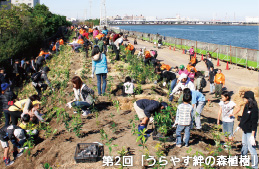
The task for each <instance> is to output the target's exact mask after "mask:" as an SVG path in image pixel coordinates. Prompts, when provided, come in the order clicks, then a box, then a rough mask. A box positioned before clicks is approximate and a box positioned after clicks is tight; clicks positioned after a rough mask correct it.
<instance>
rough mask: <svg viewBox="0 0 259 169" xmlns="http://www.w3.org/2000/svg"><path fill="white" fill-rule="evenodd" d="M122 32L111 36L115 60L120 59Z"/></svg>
mask: <svg viewBox="0 0 259 169" xmlns="http://www.w3.org/2000/svg"><path fill="white" fill-rule="evenodd" d="M122 36H123V33H122V32H120V33H119V34H115V35H114V36H113V38H112V42H111V45H112V49H113V51H114V52H115V54H116V58H115V60H119V59H120V44H121V43H122V42H123V38H122Z"/></svg>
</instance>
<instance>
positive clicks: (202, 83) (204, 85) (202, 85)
mask: <svg viewBox="0 0 259 169" xmlns="http://www.w3.org/2000/svg"><path fill="white" fill-rule="evenodd" d="M206 85H207V82H206V80H205V79H204V77H203V78H202V79H201V87H202V88H205V87H206Z"/></svg>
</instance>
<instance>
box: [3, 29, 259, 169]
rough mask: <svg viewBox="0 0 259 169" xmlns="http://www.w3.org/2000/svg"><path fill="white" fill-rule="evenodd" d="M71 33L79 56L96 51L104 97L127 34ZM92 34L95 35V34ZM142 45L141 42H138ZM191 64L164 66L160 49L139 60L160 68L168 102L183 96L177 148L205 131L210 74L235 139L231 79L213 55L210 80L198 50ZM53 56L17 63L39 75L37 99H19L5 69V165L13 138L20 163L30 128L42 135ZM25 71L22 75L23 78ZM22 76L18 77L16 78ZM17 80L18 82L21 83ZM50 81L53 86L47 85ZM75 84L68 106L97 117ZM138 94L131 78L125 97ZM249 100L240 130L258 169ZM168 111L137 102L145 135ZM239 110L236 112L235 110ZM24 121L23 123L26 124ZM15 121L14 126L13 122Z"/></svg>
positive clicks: (87, 94)
mask: <svg viewBox="0 0 259 169" xmlns="http://www.w3.org/2000/svg"><path fill="white" fill-rule="evenodd" d="M71 30H72V31H75V32H76V37H74V38H73V42H71V43H68V45H70V46H71V47H72V49H73V50H74V51H75V52H79V51H80V50H79V49H80V48H81V49H82V50H85V51H86V53H87V55H86V56H87V57H88V49H89V48H91V49H92V53H91V58H92V73H91V77H92V78H94V76H95V75H96V77H97V89H98V96H104V95H105V93H106V84H107V73H108V63H107V52H108V47H109V46H111V48H112V52H114V53H115V58H114V60H120V46H121V45H123V41H125V37H123V33H118V34H116V33H115V32H113V31H108V30H107V28H106V27H104V28H103V30H102V31H100V30H98V28H90V27H87V26H85V25H83V26H71ZM90 35H91V36H90ZM61 40H62V41H61ZM63 44H64V41H63V39H58V40H57V41H56V42H55V43H51V45H50V49H51V50H52V51H53V48H54V46H55V51H56V52H58V50H59V47H60V45H63ZM134 44H137V43H134ZM124 45H125V47H126V49H125V50H126V52H129V53H130V54H132V55H134V54H135V52H136V49H135V47H134V45H132V44H131V43H129V42H128V43H124ZM189 53H190V62H189V63H188V65H187V66H186V67H185V66H184V65H180V66H179V67H178V66H175V67H171V66H170V65H167V64H164V63H161V62H160V61H159V60H158V59H157V56H158V53H157V51H155V50H150V51H148V50H146V49H145V48H144V49H140V51H139V53H138V55H137V56H136V57H142V58H143V62H144V63H145V64H151V65H153V66H154V68H155V72H154V73H156V74H157V75H158V77H159V78H158V80H157V81H155V83H160V82H161V83H162V86H163V87H165V86H168V87H169V92H170V93H169V98H168V101H169V102H172V101H174V100H175V98H177V97H178V102H179V105H178V107H177V112H176V118H175V122H174V125H173V126H172V127H176V147H182V146H189V139H190V130H191V129H196V130H202V124H201V119H200V117H201V114H202V111H203V108H204V106H205V104H206V98H205V96H204V95H203V93H202V92H203V89H204V88H205V87H206V84H207V82H206V80H205V77H207V76H208V81H209V83H210V94H213V93H215V98H217V99H218V98H221V99H222V100H221V101H220V103H219V106H220V109H219V113H218V119H217V124H220V119H221V118H222V120H221V121H222V124H223V132H224V134H225V142H231V141H233V126H234V116H235V115H236V114H237V113H238V112H239V111H240V108H239V107H238V106H237V105H236V104H235V103H234V102H233V101H231V95H230V93H229V92H228V91H223V88H224V86H225V76H224V75H223V74H222V70H220V69H218V70H217V72H216V70H214V66H213V63H212V60H211V55H210V54H209V53H208V57H207V58H206V59H204V63H205V64H206V67H207V71H208V73H207V76H205V75H204V74H203V73H202V72H201V71H197V70H196V68H195V66H196V65H197V63H198V61H197V58H196V57H195V55H194V49H193V47H192V48H191V49H190V51H189ZM50 56H51V52H50V51H46V50H41V52H40V54H39V56H38V57H37V58H36V61H35V60H34V59H32V60H31V62H27V61H24V63H19V61H16V62H15V63H14V68H15V69H16V70H19V69H21V68H22V67H23V65H24V64H27V63H28V66H29V67H30V69H32V70H33V71H32V72H30V75H31V81H32V85H33V86H34V88H35V89H36V91H37V93H38V95H32V96H31V97H29V98H27V99H24V100H19V101H15V99H16V98H17V96H16V95H15V94H14V93H13V91H12V87H11V86H12V84H10V83H9V82H10V81H9V79H7V78H6V76H5V74H4V70H3V69H1V70H0V80H1V92H2V95H1V96H0V97H1V100H2V108H3V112H4V116H5V120H6V121H5V126H4V127H3V128H1V129H0V142H1V145H2V147H3V148H4V162H5V164H6V165H7V166H9V165H11V164H12V163H13V162H12V161H11V160H10V157H9V145H8V141H9V140H10V141H11V142H12V144H13V145H14V153H13V156H14V160H15V159H16V158H17V157H19V156H21V155H22V151H23V150H22V149H21V150H20V151H19V150H18V149H20V148H22V147H23V144H24V143H25V141H26V138H28V137H30V136H28V130H29V129H30V130H31V129H33V131H34V132H33V134H34V136H37V134H38V131H37V130H35V129H36V128H35V126H36V125H37V124H38V123H39V122H45V121H44V119H43V118H42V116H41V114H40V105H41V102H40V97H41V95H42V90H46V89H47V87H48V86H49V87H51V89H52V90H54V88H53V86H52V85H51V83H50V81H49V80H48V77H47V74H48V72H49V71H50V69H49V67H46V66H45V67H44V62H45V60H46V59H49V58H50ZM19 75H20V73H18V77H19ZM15 77H16V78H17V73H16V76H15ZM16 80H17V79H15V80H14V81H13V82H16ZM45 82H46V83H47V84H45ZM71 82H72V84H73V91H74V96H75V97H74V99H73V100H72V101H70V102H68V103H67V104H66V105H67V106H68V107H69V108H74V110H75V111H74V113H79V112H81V113H82V115H83V116H87V115H89V114H90V113H91V108H92V107H93V105H94V102H95V99H94V98H95V93H94V90H92V89H91V88H90V87H88V86H87V84H86V83H84V82H83V80H82V79H81V78H80V77H79V76H75V77H73V78H72V80H71ZM132 94H134V83H133V82H132V80H131V78H130V77H126V78H125V83H124V85H123V95H124V96H130V95H132ZM244 101H245V103H246V105H245V108H244V110H243V115H242V118H241V121H240V124H239V127H240V128H241V129H242V130H243V132H244V133H243V138H242V144H243V147H242V152H241V153H242V155H247V153H248V150H249V151H250V153H251V155H252V157H254V158H251V159H252V164H254V165H253V167H254V168H256V167H257V165H258V157H257V154H256V150H255V136H256V130H257V121H258V108H257V103H256V101H255V98H254V94H253V93H252V92H251V91H248V92H246V93H245V94H244ZM167 107H168V103H166V102H164V101H160V102H159V101H156V100H148V99H141V100H137V101H136V102H134V109H135V111H136V113H137V115H138V117H139V119H140V123H139V125H138V130H139V131H142V130H144V129H145V128H147V125H148V124H149V122H152V115H154V114H155V113H161V112H162V111H161V110H163V109H165V108H167ZM234 108H235V111H234ZM19 119H21V121H20V124H19V125H18V123H19ZM10 121H11V123H10ZM182 131H184V135H185V136H184V139H183V142H182V138H181V133H182Z"/></svg>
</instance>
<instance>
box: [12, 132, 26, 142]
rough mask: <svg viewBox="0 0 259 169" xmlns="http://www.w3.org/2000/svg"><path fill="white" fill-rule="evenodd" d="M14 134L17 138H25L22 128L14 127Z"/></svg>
mask: <svg viewBox="0 0 259 169" xmlns="http://www.w3.org/2000/svg"><path fill="white" fill-rule="evenodd" d="M14 136H15V137H16V138H18V139H19V140H23V139H26V137H25V134H24V131H23V129H15V130H14Z"/></svg>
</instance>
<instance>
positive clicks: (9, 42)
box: [0, 4, 71, 63]
mask: <svg viewBox="0 0 259 169" xmlns="http://www.w3.org/2000/svg"><path fill="white" fill-rule="evenodd" d="M0 16H1V19H0V63H3V61H6V60H7V59H10V58H19V59H21V58H22V57H25V58H26V57H27V58H29V57H32V56H37V55H38V53H39V49H40V47H42V45H43V44H44V43H46V42H47V39H48V38H49V37H52V36H53V35H56V33H57V31H58V30H59V28H60V27H61V26H68V25H70V24H71V23H69V22H67V21H66V17H65V16H60V15H56V14H52V13H51V12H50V11H49V9H48V7H47V6H45V5H40V4H38V5H36V6H35V7H34V8H30V7H29V6H27V5H25V4H21V5H20V6H14V5H13V6H12V7H11V9H9V10H7V9H5V8H1V9H0Z"/></svg>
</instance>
